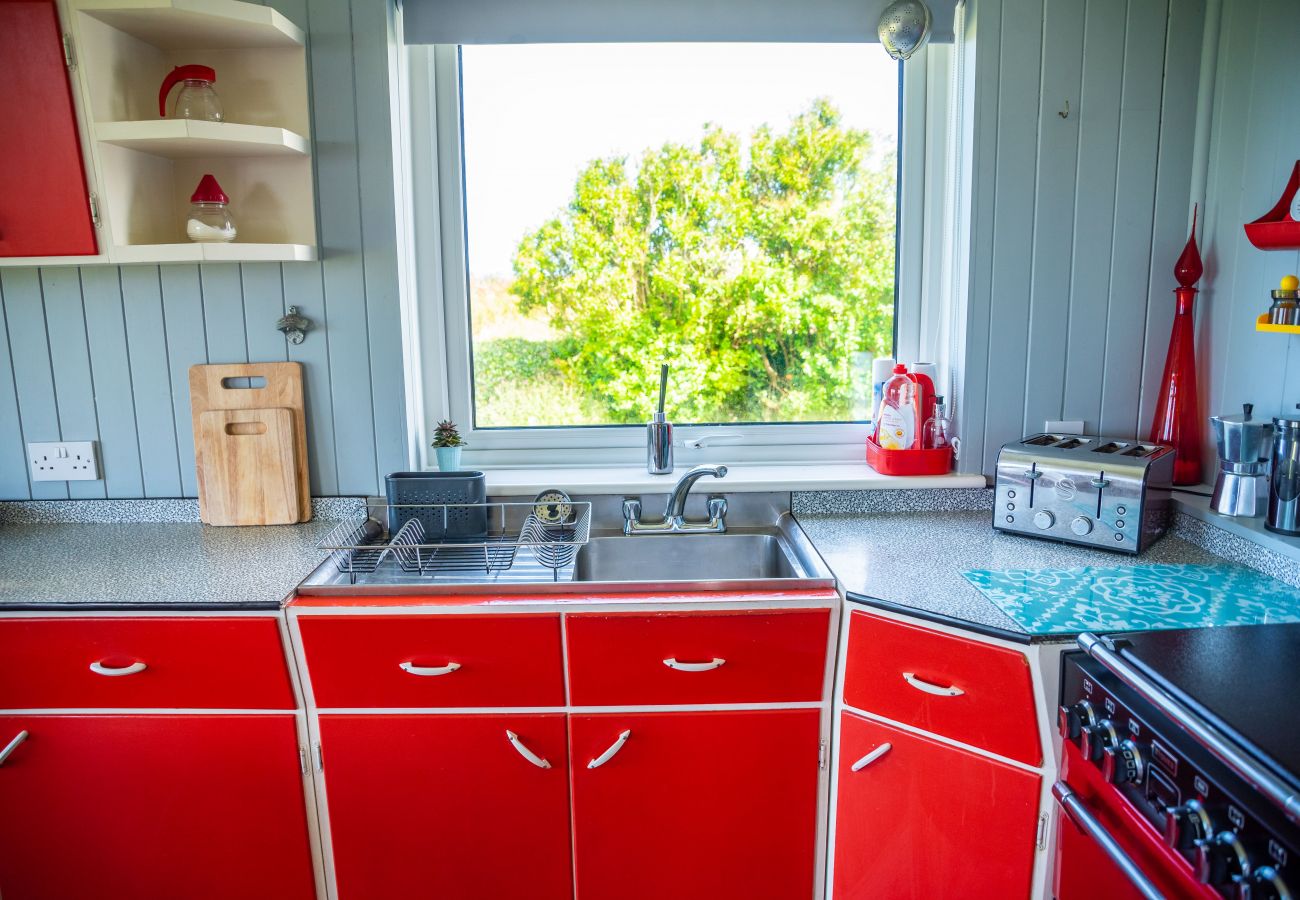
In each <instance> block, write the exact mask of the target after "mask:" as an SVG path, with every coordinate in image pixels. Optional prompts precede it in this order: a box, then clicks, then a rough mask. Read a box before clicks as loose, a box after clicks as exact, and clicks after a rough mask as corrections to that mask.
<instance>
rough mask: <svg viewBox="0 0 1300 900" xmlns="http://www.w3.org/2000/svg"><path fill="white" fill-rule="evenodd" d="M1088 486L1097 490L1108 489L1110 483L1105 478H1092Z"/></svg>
mask: <svg viewBox="0 0 1300 900" xmlns="http://www.w3.org/2000/svg"><path fill="white" fill-rule="evenodd" d="M1089 484H1091V485H1092V486H1093V487H1095V488H1096V489H1097V490H1101V489H1102V488H1108V487H1110V481H1109V480H1107V479H1105V478H1094V479H1092V481H1091V482H1089Z"/></svg>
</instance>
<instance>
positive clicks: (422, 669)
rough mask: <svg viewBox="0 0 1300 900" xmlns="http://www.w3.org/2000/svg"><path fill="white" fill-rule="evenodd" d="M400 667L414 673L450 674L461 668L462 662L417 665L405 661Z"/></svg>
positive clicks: (404, 670)
mask: <svg viewBox="0 0 1300 900" xmlns="http://www.w3.org/2000/svg"><path fill="white" fill-rule="evenodd" d="M398 668H400V669H401V670H402V671H403V672H410V673H411V674H412V675H450V674H451V673H452V672H455V671H456V670H457V669H459V668H460V663H454V662H449V663H447V665H445V666H417V665H416V664H415V663H413V662H404V663H401V664H400V665H399V666H398Z"/></svg>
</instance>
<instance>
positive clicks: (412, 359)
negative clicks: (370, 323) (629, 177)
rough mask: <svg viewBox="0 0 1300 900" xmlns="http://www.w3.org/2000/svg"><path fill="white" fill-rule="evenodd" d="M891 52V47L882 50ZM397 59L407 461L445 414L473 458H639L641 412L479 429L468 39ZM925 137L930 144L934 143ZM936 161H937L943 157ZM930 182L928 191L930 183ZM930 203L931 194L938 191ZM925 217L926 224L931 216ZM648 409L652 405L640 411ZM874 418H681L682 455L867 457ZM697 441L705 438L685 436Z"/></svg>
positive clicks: (921, 61) (916, 337) (921, 93)
mask: <svg viewBox="0 0 1300 900" xmlns="http://www.w3.org/2000/svg"><path fill="white" fill-rule="evenodd" d="M928 50H929V48H928V47H925V48H922V49H921V50H920V51H918V52H917V53H916V54H914V55H913V57H912V58H911V60H909V61H908V62H907V63H904V64H902V71H901V72H900V93H901V97H900V117H899V118H900V143H899V148H898V197H897V210H898V234H897V244H896V251H895V252H896V262H895V273H896V274H895V317H894V352H895V355H896V356H897V357H898V358H900V359H904V360H914V359H917V358H918V357H919V354H920V345H921V343H922V339H921V331H922V328H921V322H922V309H921V304H922V294H923V291H922V281H923V280H925V279H924V272H923V269H925V268H926V264H925V260H926V258H927V257H928V255H929V254H928V252H927V247H926V244H927V241H928V240H929V236H928V235H927V231H928V230H929V229H930V228H934V227H936V225H937V223H934V222H933V218H934V216H933V214H932V215H931V217H930V218H931V221H930V222H927V220H926V212H927V202H926V191H925V185H926V184H930V183H935V181H934V180H932V179H937V181H938V182H940V183H941V182H942V169H941V168H938V169H937V170H936V165H937V163H936V159H935V154H934V148H935V147H936V146H942V141H943V137H944V135H943V134H942V133H939V134H936V131H938V132H942V131H943V123H944V121H945V119H944V117H943V116H942V115H935V111H934V110H930V111H929V112H928V114H927V98H928V93H929V92H928V91H927V79H928V78H929V77H930V76H929V75H928V69H929V67H928V66H927V65H926V58H927V55H928ZM881 52H883V50H882V51H881ZM405 56H406V59H405V64H404V65H399V67H398V68H399V72H400V73H401V77H402V80H403V81H404V82H405V84H404V90H403V91H402V94H403V95H404V101H405V102H404V103H403V104H402V105H403V106H404V107H405V110H404V112H405V115H403V116H402V120H403V125H404V131H405V134H404V135H402V143H403V145H404V148H405V151H406V152H405V157H406V159H405V161H404V162H405V163H406V165H405V166H403V171H402V172H401V173H399V174H400V176H401V177H399V179H398V182H399V183H398V192H399V195H400V194H403V193H404V194H405V197H401V196H399V202H400V203H401V204H403V205H404V206H405V207H406V209H407V223H408V226H409V230H410V237H409V239H410V244H409V247H410V251H411V252H410V259H411V262H412V267H411V268H412V270H411V271H410V273H409V283H410V285H411V288H412V289H411V290H410V291H409V292H406V293H409V297H408V302H407V303H406V304H405V306H404V319H405V321H406V323H407V325H408V330H407V334H408V341H407V347H406V360H405V362H406V370H407V379H406V380H407V389H408V398H409V399H408V408H409V411H410V415H411V417H412V422H411V426H412V427H411V429H410V433H411V439H412V447H411V456H412V463H413V464H414V465H416V466H418V467H420V468H429V467H430V466H431V465H432V456H433V454H432V452H431V451H430V449H429V436H430V435H431V434H432V431H433V425H434V423H436V422H437V421H439V420H440V419H444V418H450V419H452V420H453V421H455V422H457V423H458V424H461V425H462V428H461V434H462V436H463V437H464V438H465V440H466V442H467V447H466V450H465V462H466V464H467V465H473V466H475V467H484V466H487V467H493V466H499V467H509V466H528V467H532V466H543V465H556V464H562V465H583V466H626V465H632V464H638V463H643V462H644V459H645V432H644V427H643V426H640V425H577V426H532V427H527V426H525V427H519V428H497V427H494V428H475V427H473V426H472V424H470V423H472V421H473V384H472V371H471V368H470V358H471V357H470V354H471V347H470V342H471V340H472V338H471V333H470V310H469V283H468V262H467V253H466V249H467V247H466V244H467V241H466V227H465V180H464V160H463V157H462V151H463V143H462V124H463V123H462V115H461V112H462V111H461V90H460V71H461V70H460V48H459V47H458V46H456V45H446V44H440V45H430V46H420V45H413V46H408V47H406V48H405ZM927 145H928V146H929V152H927ZM940 162H941V161H940ZM931 193H933V192H931ZM930 203H931V204H932V203H933V199H931V201H930ZM927 226H928V227H927ZM650 412H651V410H650V408H649V406H648V405H647V410H646V418H647V420H648V419H649V416H650ZM869 431H870V423H869V422H835V423H820V422H819V423H775V424H765V423H744V424H719V425H677V426H676V427H675V428H674V444H675V450H674V453H675V456H676V460H677V463H678V464H679V465H691V464H695V463H701V462H718V461H725V462H763V463H807V462H852V461H861V460H862V458H863V452H864V451H863V442H864V440H865V438H866V436H867V434H868V433H869ZM694 441H700V444H699V445H698V446H691V445H690V444H691V442H694Z"/></svg>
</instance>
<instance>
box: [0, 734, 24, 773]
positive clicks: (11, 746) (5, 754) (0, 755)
mask: <svg viewBox="0 0 1300 900" xmlns="http://www.w3.org/2000/svg"><path fill="white" fill-rule="evenodd" d="M25 740H27V730H26V729H24V730H22V731H20V732H18V733H17V734H16V735H14V739H13V740H12V741H10V742H9V743H7V744H5V748H4V749H3V750H0V766H3V765H4V764H5V760H7V759H8V758H9V757H10V756H11V755H12V754H13V752H14V751H15V750H17V749H18V745H19V744H21V743H22V742H23V741H25Z"/></svg>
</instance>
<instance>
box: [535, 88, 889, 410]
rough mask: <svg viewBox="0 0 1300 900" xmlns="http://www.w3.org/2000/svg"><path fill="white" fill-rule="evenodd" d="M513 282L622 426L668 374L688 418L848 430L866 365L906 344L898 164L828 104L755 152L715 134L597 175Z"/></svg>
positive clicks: (585, 181)
mask: <svg viewBox="0 0 1300 900" xmlns="http://www.w3.org/2000/svg"><path fill="white" fill-rule="evenodd" d="M514 270H515V275H516V278H515V281H514V283H513V285H512V286H511V292H512V293H513V294H514V295H515V296H516V297H517V298H518V300H519V304H520V308H521V309H522V310H523V311H524V312H528V311H530V310H533V309H538V308H541V309H544V310H545V312H546V315H547V317H548V318H549V320H550V322H551V325H552V328H553V329H554V330H555V332H556V333H557V334H558V335H559V336H560V340H559V341H558V347H559V348H561V349H562V352H560V353H559V354H558V355H557V356H556V357H555V359H554V362H553V365H554V366H555V367H556V369H558V371H559V372H561V373H563V375H564V377H565V378H566V379H567V380H568V381H569V382H570V383H571V384H573V385H576V386H581V387H583V388H584V389H585V390H587V391H589V392H590V393H591V394H592V395H593V396H594V397H596V398H598V399H599V402H600V403H602V404H603V405H604V406H605V407H606V408H607V410H608V421H611V422H616V423H633V422H640V421H642V420H643V419H644V417H645V413H646V407H647V402H648V399H649V398H651V397H652V396H653V395H654V393H655V391H656V390H657V380H658V371H659V364H660V362H663V361H668V362H671V363H672V364H673V366H674V375H673V381H672V385H673V387H672V389H671V390H670V394H669V400H670V403H669V411H670V415H671V417H672V418H674V419H676V420H677V421H692V422H729V421H740V420H767V421H772V420H778V421H780V420H785V421H797V420H808V419H814V418H822V417H831V418H842V417H843V416H844V413H845V411H846V410H847V409H848V406H849V403H850V396H851V391H852V381H853V378H852V375H853V371H852V366H853V361H854V354H855V353H857V354H861V353H863V352H865V353H870V354H872V355H880V354H884V353H888V352H889V351H890V349H891V347H892V332H893V310H894V302H893V300H894V297H893V292H894V164H893V159H892V156H887V157H885V158H883V159H880V160H873V156H872V138H871V135H870V134H869V133H868V132H866V131H860V130H855V129H852V128H848V127H845V126H844V125H843V124H842V122H841V118H840V114H839V112H838V111H837V110H836V109H835V108H834V107H832V106H831V105H830V104H829V103H828V102H826V101H822V100H819V101H817V102H815V103H814V104H813V106H812V108H811V109H810V110H808V111H807V112H805V113H802V114H801V115H799V116H797V117H796V118H795V119H794V120H793V122H792V123H791V124H790V126H789V128H788V129H786V130H785V131H782V132H774V131H773V130H771V129H770V128H768V127H766V126H765V127H763V128H760V129H758V130H757V131H756V132H755V133H754V134H753V135H751V137H750V140H749V142H748V149H747V150H745V149H744V148H743V147H742V142H741V140H740V138H739V136H737V135H735V134H731V133H728V132H726V131H723V130H722V129H720V128H717V127H713V126H708V127H706V128H705V130H704V135H703V137H702V139H701V140H700V143H699V145H698V146H686V145H683V144H671V143H670V144H665V145H663V146H662V147H660V148H658V149H657V150H652V151H648V152H646V153H645V154H644V155H643V156H642V157H641V159H640V160H639V163H638V165H636V166H635V167H634V168H633V167H630V166H629V163H628V160H627V159H626V158H608V159H600V160H596V161H594V162H592V163H590V164H588V165H587V166H586V168H585V169H583V171H582V172H581V173H580V174H579V176H578V180H577V184H576V186H575V188H574V193H573V198H572V200H571V201H570V203H569V205H568V207H567V208H566V209H565V210H563V211H562V212H561V213H560V214H559V215H558V216H557V217H555V218H553V219H551V220H550V221H548V222H545V223H544V224H542V225H541V226H540V227H539V228H538V229H536V230H535V231H533V232H532V233H530V234H528V235H526V236H525V237H524V238H523V240H522V241H521V242H520V245H519V247H518V249H517V251H516V254H515V260H514Z"/></svg>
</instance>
